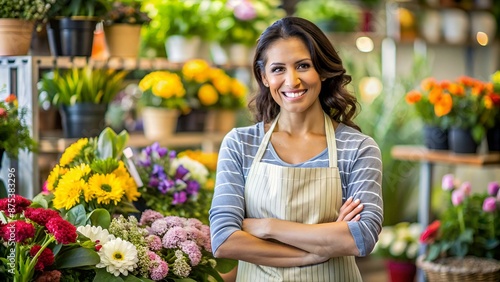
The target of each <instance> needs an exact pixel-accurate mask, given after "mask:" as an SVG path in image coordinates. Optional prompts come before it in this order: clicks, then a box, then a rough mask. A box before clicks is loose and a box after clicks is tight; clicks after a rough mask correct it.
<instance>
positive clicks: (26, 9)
mask: <svg viewBox="0 0 500 282" xmlns="http://www.w3.org/2000/svg"><path fill="white" fill-rule="evenodd" d="M60 1H61V0H38V1H11V0H0V56H20V55H27V54H28V51H29V48H30V43H31V38H32V33H33V27H34V24H35V22H36V21H39V23H44V22H46V21H47V19H48V16H49V11H50V9H51V8H52V7H53V5H54V4H56V3H57V2H60Z"/></svg>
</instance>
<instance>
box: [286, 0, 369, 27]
mask: <svg viewBox="0 0 500 282" xmlns="http://www.w3.org/2000/svg"><path fill="white" fill-rule="evenodd" d="M360 12H361V11H360V9H359V7H358V6H355V5H352V4H350V3H348V1H339V0H302V1H299V2H298V3H297V5H296V11H295V15H296V16H298V17H302V18H305V19H308V20H310V21H312V22H314V23H315V24H317V25H318V26H320V28H322V29H323V30H324V31H329V32H332V31H340V32H352V31H355V30H356V28H357V27H358V25H359V23H360Z"/></svg>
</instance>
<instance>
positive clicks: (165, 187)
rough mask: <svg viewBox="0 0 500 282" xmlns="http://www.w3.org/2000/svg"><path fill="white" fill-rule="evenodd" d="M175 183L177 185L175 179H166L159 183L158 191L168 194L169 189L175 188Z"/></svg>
mask: <svg viewBox="0 0 500 282" xmlns="http://www.w3.org/2000/svg"><path fill="white" fill-rule="evenodd" d="M174 185H175V183H174V181H172V180H170V179H164V180H163V181H161V182H160V184H159V185H158V191H160V192H161V193H163V194H166V193H167V192H168V191H170V190H171V189H172V188H174Z"/></svg>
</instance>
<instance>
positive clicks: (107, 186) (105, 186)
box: [101, 184, 111, 192]
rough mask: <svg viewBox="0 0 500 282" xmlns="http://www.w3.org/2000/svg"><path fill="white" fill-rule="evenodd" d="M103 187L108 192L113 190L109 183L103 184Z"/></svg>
mask: <svg viewBox="0 0 500 282" xmlns="http://www.w3.org/2000/svg"><path fill="white" fill-rule="evenodd" d="M101 189H102V190H104V191H106V192H111V186H110V185H108V184H102V185H101Z"/></svg>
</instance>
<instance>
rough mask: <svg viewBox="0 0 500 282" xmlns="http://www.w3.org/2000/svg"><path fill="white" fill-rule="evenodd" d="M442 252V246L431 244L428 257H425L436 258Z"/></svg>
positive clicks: (430, 259) (427, 258) (428, 258)
mask: <svg viewBox="0 0 500 282" xmlns="http://www.w3.org/2000/svg"><path fill="white" fill-rule="evenodd" d="M440 252H441V248H440V246H439V245H431V246H430V247H429V252H428V253H427V257H426V258H425V260H428V261H433V260H435V259H436V258H437V257H438V256H439V253H440Z"/></svg>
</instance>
